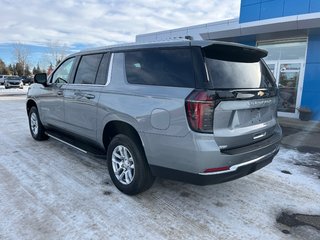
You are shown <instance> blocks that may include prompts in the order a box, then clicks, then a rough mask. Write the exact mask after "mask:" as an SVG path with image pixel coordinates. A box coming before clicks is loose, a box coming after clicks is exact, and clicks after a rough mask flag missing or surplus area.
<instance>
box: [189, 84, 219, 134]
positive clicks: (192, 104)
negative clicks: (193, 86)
mask: <svg viewBox="0 0 320 240" xmlns="http://www.w3.org/2000/svg"><path fill="white" fill-rule="evenodd" d="M185 105H186V113H187V118H188V123H189V127H190V128H191V129H192V130H193V131H196V132H202V133H212V132H213V111H214V106H215V102H214V97H213V95H212V94H210V92H208V91H205V90H194V91H193V92H192V93H191V94H190V95H189V96H188V97H187V98H186V103H185Z"/></svg>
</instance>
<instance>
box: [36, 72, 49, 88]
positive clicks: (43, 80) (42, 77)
mask: <svg viewBox="0 0 320 240" xmlns="http://www.w3.org/2000/svg"><path fill="white" fill-rule="evenodd" d="M34 82H35V83H40V84H42V85H43V86H47V74H46V73H37V74H36V75H34Z"/></svg>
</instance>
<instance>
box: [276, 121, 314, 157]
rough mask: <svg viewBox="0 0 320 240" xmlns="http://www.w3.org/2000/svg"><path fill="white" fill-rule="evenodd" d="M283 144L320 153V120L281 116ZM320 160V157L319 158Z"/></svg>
mask: <svg viewBox="0 0 320 240" xmlns="http://www.w3.org/2000/svg"><path fill="white" fill-rule="evenodd" d="M279 123H280V125H281V127H282V131H283V138H282V141H281V143H282V145H283V146H285V147H288V148H294V149H297V150H298V151H300V152H309V153H320V122H319V121H301V120H299V119H292V118H284V117H279ZM319 161H320V159H319Z"/></svg>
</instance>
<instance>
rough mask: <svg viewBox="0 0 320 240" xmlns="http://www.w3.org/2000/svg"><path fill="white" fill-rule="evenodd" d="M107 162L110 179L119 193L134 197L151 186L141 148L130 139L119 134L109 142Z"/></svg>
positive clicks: (152, 179)
mask: <svg viewBox="0 0 320 240" xmlns="http://www.w3.org/2000/svg"><path fill="white" fill-rule="evenodd" d="M107 161H108V170H109V174H110V177H111V179H112V181H113V183H114V185H115V186H116V187H117V188H118V189H119V190H120V191H121V192H123V193H125V194H128V195H135V194H138V193H141V192H143V191H145V190H147V189H149V188H150V187H151V186H152V184H153V182H154V177H153V176H152V174H151V171H150V169H149V165H148V163H147V160H146V158H145V155H144V152H143V149H142V146H141V145H140V144H139V143H136V141H134V140H133V139H131V138H130V137H128V136H126V135H123V134H119V135H116V136H115V137H114V138H113V139H112V140H111V142H110V144H109V147H108V151H107Z"/></svg>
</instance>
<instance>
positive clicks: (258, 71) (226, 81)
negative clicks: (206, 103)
mask: <svg viewBox="0 0 320 240" xmlns="http://www.w3.org/2000/svg"><path fill="white" fill-rule="evenodd" d="M205 60H206V65H207V70H208V75H209V78H210V82H211V84H210V85H211V87H212V88H213V89H241V88H242V89H248V88H249V89H250V88H273V87H275V83H274V80H273V77H272V75H271V74H270V72H269V71H268V69H267V68H266V66H265V64H264V63H263V62H262V61H260V62H250V63H247V62H232V61H223V60H217V59H212V58H206V59H205Z"/></svg>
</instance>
